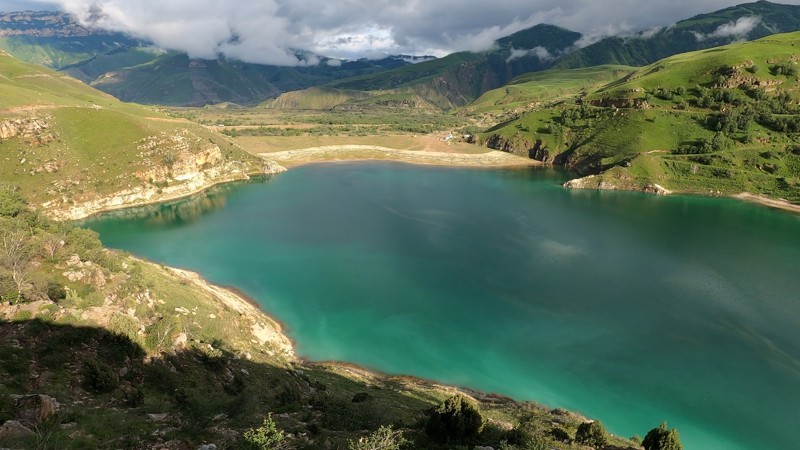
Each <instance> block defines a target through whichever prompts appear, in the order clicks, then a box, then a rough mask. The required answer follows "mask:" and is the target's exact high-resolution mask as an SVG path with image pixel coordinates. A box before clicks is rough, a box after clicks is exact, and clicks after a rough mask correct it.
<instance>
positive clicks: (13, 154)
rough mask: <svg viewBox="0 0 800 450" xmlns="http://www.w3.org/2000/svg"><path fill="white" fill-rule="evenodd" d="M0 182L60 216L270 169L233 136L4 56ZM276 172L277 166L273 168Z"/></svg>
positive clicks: (149, 198)
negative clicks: (124, 99)
mask: <svg viewBox="0 0 800 450" xmlns="http://www.w3.org/2000/svg"><path fill="white" fill-rule="evenodd" d="M0 152H2V154H3V155H4V158H5V162H4V163H3V164H2V165H0V180H2V181H3V183H8V184H12V185H15V186H18V187H20V188H22V190H23V191H24V192H25V195H26V196H27V197H28V199H29V200H31V201H32V202H35V203H37V204H46V208H47V212H48V214H50V215H52V216H54V217H60V216H62V215H64V214H66V215H67V216H65V217H72V216H74V215H77V216H80V215H84V214H89V213H91V212H93V211H95V210H98V209H105V208H113V207H118V206H124V205H126V204H133V203H145V202H150V201H156V200H158V199H160V198H169V197H173V196H176V195H181V193H184V194H185V193H186V192H187V191H194V190H197V189H199V188H201V187H203V186H206V185H208V184H213V183H216V182H220V181H224V180H229V179H243V178H246V177H247V174H248V173H263V172H264V170H265V166H267V165H268V164H267V163H266V162H264V161H262V160H260V159H259V158H256V157H253V156H251V155H250V154H248V153H246V152H244V151H243V150H241V149H240V148H239V147H237V146H236V145H234V144H233V143H232V142H230V141H229V140H228V139H227V138H226V137H224V136H222V135H220V134H218V133H216V132H213V131H209V130H207V129H206V128H204V127H202V126H200V125H197V124H194V123H191V122H189V121H185V120H178V119H173V118H170V117H168V116H166V115H165V114H163V113H160V112H158V111H157V110H154V109H152V108H147V107H142V106H139V105H133V104H126V103H122V102H120V101H119V100H117V99H115V98H113V97H111V96H110V95H107V94H104V93H102V92H99V91H97V90H95V89H92V88H91V87H89V86H86V85H85V84H83V83H81V82H79V81H77V80H75V79H72V78H69V77H67V76H65V75H63V74H61V73H58V72H54V71H51V70H48V69H45V68H42V67H40V66H34V65H31V64H26V63H22V62H20V61H18V60H16V59H14V58H12V57H11V56H9V55H8V54H6V53H0ZM269 170H271V169H269Z"/></svg>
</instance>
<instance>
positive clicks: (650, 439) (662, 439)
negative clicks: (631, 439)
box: [642, 422, 683, 450]
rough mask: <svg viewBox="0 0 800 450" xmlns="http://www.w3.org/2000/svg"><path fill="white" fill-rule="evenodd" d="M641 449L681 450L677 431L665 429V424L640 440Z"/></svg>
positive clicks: (681, 446) (681, 445)
mask: <svg viewBox="0 0 800 450" xmlns="http://www.w3.org/2000/svg"><path fill="white" fill-rule="evenodd" d="M642 447H644V449H645V450H683V444H681V438H680V436H679V435H678V430H676V429H675V428H673V429H671V430H670V429H667V423H666V422H664V423H662V424H661V425H660V426H659V427H658V428H653V429H652V430H650V431H648V432H647V435H645V437H644V439H643V440H642Z"/></svg>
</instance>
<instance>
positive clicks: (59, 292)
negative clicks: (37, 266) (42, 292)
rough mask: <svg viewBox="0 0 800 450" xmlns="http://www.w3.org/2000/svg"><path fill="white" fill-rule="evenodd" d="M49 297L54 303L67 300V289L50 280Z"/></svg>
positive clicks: (48, 284) (48, 283) (48, 286)
mask: <svg viewBox="0 0 800 450" xmlns="http://www.w3.org/2000/svg"><path fill="white" fill-rule="evenodd" d="M47 297H48V298H50V300H52V301H54V302H59V301H61V300H64V299H65V298H67V289H66V288H65V287H64V285H62V284H61V283H58V282H56V281H53V280H50V281H48V282H47Z"/></svg>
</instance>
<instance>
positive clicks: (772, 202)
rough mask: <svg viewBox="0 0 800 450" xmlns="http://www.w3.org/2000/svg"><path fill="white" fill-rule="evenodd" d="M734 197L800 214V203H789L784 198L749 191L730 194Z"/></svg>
mask: <svg viewBox="0 0 800 450" xmlns="http://www.w3.org/2000/svg"><path fill="white" fill-rule="evenodd" d="M732 197H733V198H735V199H738V200H743V201H746V202H750V203H757V204H759V205H762V206H768V207H770V208H775V209H780V210H782V211H789V212H793V213H795V214H800V205H798V204H795V203H791V202H789V201H787V200H784V199H776V198H770V197H765V196H763V195H756V194H751V193H749V192H742V193H741V194H736V195H733V196H732Z"/></svg>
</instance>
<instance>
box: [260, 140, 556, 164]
mask: <svg viewBox="0 0 800 450" xmlns="http://www.w3.org/2000/svg"><path fill="white" fill-rule="evenodd" d="M258 155H259V156H261V157H262V158H268V159H272V160H274V161H276V162H278V163H279V164H281V165H284V166H297V165H301V164H308V163H313V162H336V161H364V160H382V161H401V162H408V163H413V164H425V165H436V166H456V167H510V166H536V165H542V163H540V162H538V161H535V160H532V159H528V158H523V157H520V156H516V155H512V154H510V153H506V152H501V151H497V150H490V151H488V152H482V153H458V152H435V151H427V150H398V149H393V148H388V147H379V146H372V145H327V146H322V147H308V148H302V149H296V150H284V151H277V152H266V153H258Z"/></svg>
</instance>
